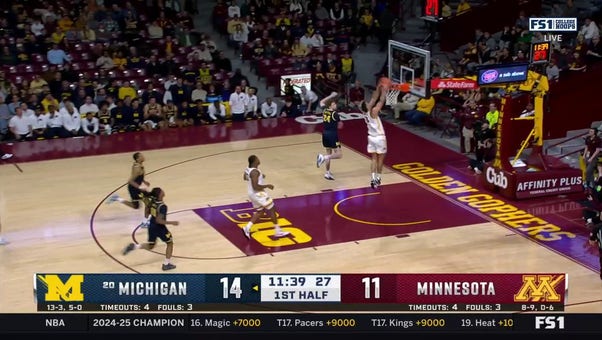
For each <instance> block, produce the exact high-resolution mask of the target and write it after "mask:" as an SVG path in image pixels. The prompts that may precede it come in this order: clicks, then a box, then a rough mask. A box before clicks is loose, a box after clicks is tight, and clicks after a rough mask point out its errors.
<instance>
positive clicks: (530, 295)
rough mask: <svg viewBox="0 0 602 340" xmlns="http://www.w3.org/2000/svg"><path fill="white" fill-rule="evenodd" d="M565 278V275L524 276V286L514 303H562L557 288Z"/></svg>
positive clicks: (516, 295)
mask: <svg viewBox="0 0 602 340" xmlns="http://www.w3.org/2000/svg"><path fill="white" fill-rule="evenodd" d="M564 277H565V276H564V274H559V275H545V274H541V275H523V285H522V286H521V287H520V289H519V290H518V293H516V294H515V295H514V302H562V295H561V294H559V293H558V291H556V287H557V286H558V285H559V284H560V282H562V281H564Z"/></svg>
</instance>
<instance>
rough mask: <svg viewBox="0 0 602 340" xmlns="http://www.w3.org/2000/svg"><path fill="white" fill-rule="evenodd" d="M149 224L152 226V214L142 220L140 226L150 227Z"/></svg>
mask: <svg viewBox="0 0 602 340" xmlns="http://www.w3.org/2000/svg"><path fill="white" fill-rule="evenodd" d="M148 226H150V216H149V217H147V218H145V219H144V220H143V221H142V222H140V224H139V225H138V228H144V229H146V228H148Z"/></svg>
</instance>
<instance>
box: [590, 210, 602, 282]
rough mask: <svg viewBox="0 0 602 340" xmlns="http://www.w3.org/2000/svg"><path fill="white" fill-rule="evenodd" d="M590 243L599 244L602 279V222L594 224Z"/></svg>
mask: <svg viewBox="0 0 602 340" xmlns="http://www.w3.org/2000/svg"><path fill="white" fill-rule="evenodd" d="M589 244H591V245H597V246H598V254H599V256H600V279H601V280H602V222H601V223H598V224H596V225H595V226H594V228H593V229H592V231H591V234H589Z"/></svg>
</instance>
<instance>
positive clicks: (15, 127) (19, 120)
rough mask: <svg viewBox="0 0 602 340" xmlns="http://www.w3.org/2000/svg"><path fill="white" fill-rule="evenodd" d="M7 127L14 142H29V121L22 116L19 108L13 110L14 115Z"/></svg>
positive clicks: (21, 110)
mask: <svg viewBox="0 0 602 340" xmlns="http://www.w3.org/2000/svg"><path fill="white" fill-rule="evenodd" d="M8 127H9V128H10V132H11V133H12V135H13V137H14V138H15V140H16V141H18V142H21V141H25V140H31V136H32V134H31V130H32V128H31V119H29V118H26V117H24V116H23V109H22V108H21V107H17V108H15V115H14V116H12V117H11V119H10V120H9V121H8Z"/></svg>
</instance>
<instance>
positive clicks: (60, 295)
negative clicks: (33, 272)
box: [38, 274, 84, 301]
mask: <svg viewBox="0 0 602 340" xmlns="http://www.w3.org/2000/svg"><path fill="white" fill-rule="evenodd" d="M38 280H40V281H42V282H43V283H44V285H45V286H46V288H47V290H46V295H45V296H44V300H45V301H84V294H83V293H82V283H83V282H84V276H83V275H70V276H69V278H68V279H67V281H65V282H63V280H61V278H60V277H59V276H58V275H55V274H46V275H38Z"/></svg>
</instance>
